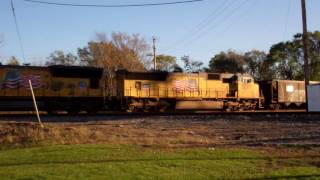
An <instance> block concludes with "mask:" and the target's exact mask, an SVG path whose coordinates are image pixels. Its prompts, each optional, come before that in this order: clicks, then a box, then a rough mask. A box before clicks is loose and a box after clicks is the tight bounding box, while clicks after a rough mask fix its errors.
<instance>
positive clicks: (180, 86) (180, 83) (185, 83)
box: [173, 79, 198, 92]
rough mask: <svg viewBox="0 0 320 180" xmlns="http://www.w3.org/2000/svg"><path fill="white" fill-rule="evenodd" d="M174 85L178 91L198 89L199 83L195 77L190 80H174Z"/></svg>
mask: <svg viewBox="0 0 320 180" xmlns="http://www.w3.org/2000/svg"><path fill="white" fill-rule="evenodd" d="M173 87H174V89H175V90H176V91H178V92H181V91H197V90H198V85H197V81H196V80H195V79H189V80H175V81H174V82H173Z"/></svg>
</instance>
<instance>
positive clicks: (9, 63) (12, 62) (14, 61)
mask: <svg viewBox="0 0 320 180" xmlns="http://www.w3.org/2000/svg"><path fill="white" fill-rule="evenodd" d="M7 64H8V65H16V66H17V65H20V62H19V60H18V59H17V58H16V57H15V56H12V57H11V58H10V60H9V61H8V63H7Z"/></svg>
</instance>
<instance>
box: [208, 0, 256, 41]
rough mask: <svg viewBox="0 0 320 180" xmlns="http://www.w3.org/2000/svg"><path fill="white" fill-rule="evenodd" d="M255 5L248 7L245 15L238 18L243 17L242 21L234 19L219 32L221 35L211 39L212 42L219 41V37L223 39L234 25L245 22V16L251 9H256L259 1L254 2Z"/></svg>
mask: <svg viewBox="0 0 320 180" xmlns="http://www.w3.org/2000/svg"><path fill="white" fill-rule="evenodd" d="M252 2H253V3H252V4H251V5H250V6H248V8H247V9H246V10H245V11H244V13H242V14H239V15H238V16H237V17H241V19H234V20H233V21H231V22H230V23H228V24H227V26H225V28H223V29H222V30H221V31H219V33H216V34H215V36H213V38H212V39H210V40H211V41H214V40H216V39H218V38H219V37H222V33H225V32H227V31H228V30H229V29H230V28H231V27H232V26H233V25H235V24H236V23H239V22H240V21H243V20H244V16H245V15H248V13H247V12H248V11H249V10H250V9H252V8H253V7H255V6H256V5H257V3H258V2H259V1H255V0H254V1H252Z"/></svg>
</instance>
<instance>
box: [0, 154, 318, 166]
mask: <svg viewBox="0 0 320 180" xmlns="http://www.w3.org/2000/svg"><path fill="white" fill-rule="evenodd" d="M299 158H320V155H312V156H292V157H229V158H196V157H195V158H161V157H159V158H158V159H157V158H136V159H102V160H71V161H68V160H66V161H46V162H21V163H0V167H8V166H25V165H50V164H51V165H52V164H82V163H89V164H90V163H94V164H96V163H129V162H154V161H224V160H231V161H235V160H253V161H260V160H265V161H268V160H275V159H276V160H286V159H299Z"/></svg>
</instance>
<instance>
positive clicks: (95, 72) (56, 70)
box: [0, 65, 103, 78]
mask: <svg viewBox="0 0 320 180" xmlns="http://www.w3.org/2000/svg"><path fill="white" fill-rule="evenodd" d="M0 68H3V69H5V68H14V69H33V70H49V71H51V73H52V75H53V76H55V77H77V78H84V77H89V78H101V76H102V74H103V69H102V68H97V67H88V66H64V65H52V66H20V65H0Z"/></svg>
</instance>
